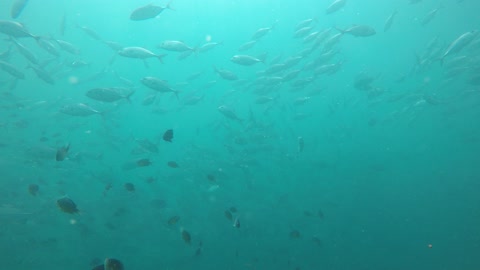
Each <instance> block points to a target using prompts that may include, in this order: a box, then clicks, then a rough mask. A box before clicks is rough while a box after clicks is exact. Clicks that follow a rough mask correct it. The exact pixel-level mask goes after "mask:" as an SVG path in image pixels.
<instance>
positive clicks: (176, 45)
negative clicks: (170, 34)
mask: <svg viewBox="0 0 480 270" xmlns="http://www.w3.org/2000/svg"><path fill="white" fill-rule="evenodd" d="M158 47H159V48H161V49H164V50H167V51H173V52H185V51H196V50H197V49H196V48H192V47H190V46H188V45H187V44H185V43H183V42H182V41H178V40H166V41H164V42H162V43H160V45H158Z"/></svg>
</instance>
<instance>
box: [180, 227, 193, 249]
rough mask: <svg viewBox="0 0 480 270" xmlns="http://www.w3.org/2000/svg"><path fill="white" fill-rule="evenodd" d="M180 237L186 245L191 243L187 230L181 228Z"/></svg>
mask: <svg viewBox="0 0 480 270" xmlns="http://www.w3.org/2000/svg"><path fill="white" fill-rule="evenodd" d="M182 238H183V241H184V242H185V243H187V244H188V245H190V244H191V243H192V237H191V236H190V233H189V232H187V231H186V230H182Z"/></svg>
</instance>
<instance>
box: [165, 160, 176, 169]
mask: <svg viewBox="0 0 480 270" xmlns="http://www.w3.org/2000/svg"><path fill="white" fill-rule="evenodd" d="M167 165H168V167H170V168H178V164H177V162H175V161H169V162H168V163H167Z"/></svg>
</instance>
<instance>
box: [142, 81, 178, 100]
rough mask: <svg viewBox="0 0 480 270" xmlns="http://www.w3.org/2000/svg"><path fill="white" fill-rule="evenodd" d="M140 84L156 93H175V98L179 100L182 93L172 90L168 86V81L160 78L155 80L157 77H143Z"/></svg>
mask: <svg viewBox="0 0 480 270" xmlns="http://www.w3.org/2000/svg"><path fill="white" fill-rule="evenodd" d="M140 82H141V83H142V84H143V85H145V86H146V87H148V88H150V89H153V90H155V91H158V92H161V93H168V92H171V93H174V94H175V96H176V97H177V99H178V98H179V97H178V93H179V92H180V91H178V90H174V89H172V88H171V87H170V86H169V85H168V82H167V81H164V80H162V79H159V78H155V77H143V78H142V79H141V80H140Z"/></svg>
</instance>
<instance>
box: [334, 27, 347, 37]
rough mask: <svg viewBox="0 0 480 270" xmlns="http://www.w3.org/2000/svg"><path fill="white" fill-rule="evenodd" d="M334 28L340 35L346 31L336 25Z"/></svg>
mask: <svg viewBox="0 0 480 270" xmlns="http://www.w3.org/2000/svg"><path fill="white" fill-rule="evenodd" d="M334 28H335V29H336V30H337V31H338V32H340V33H342V35H343V34H345V33H346V31H345V30H343V29H340V28H338V27H336V26H334Z"/></svg>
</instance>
